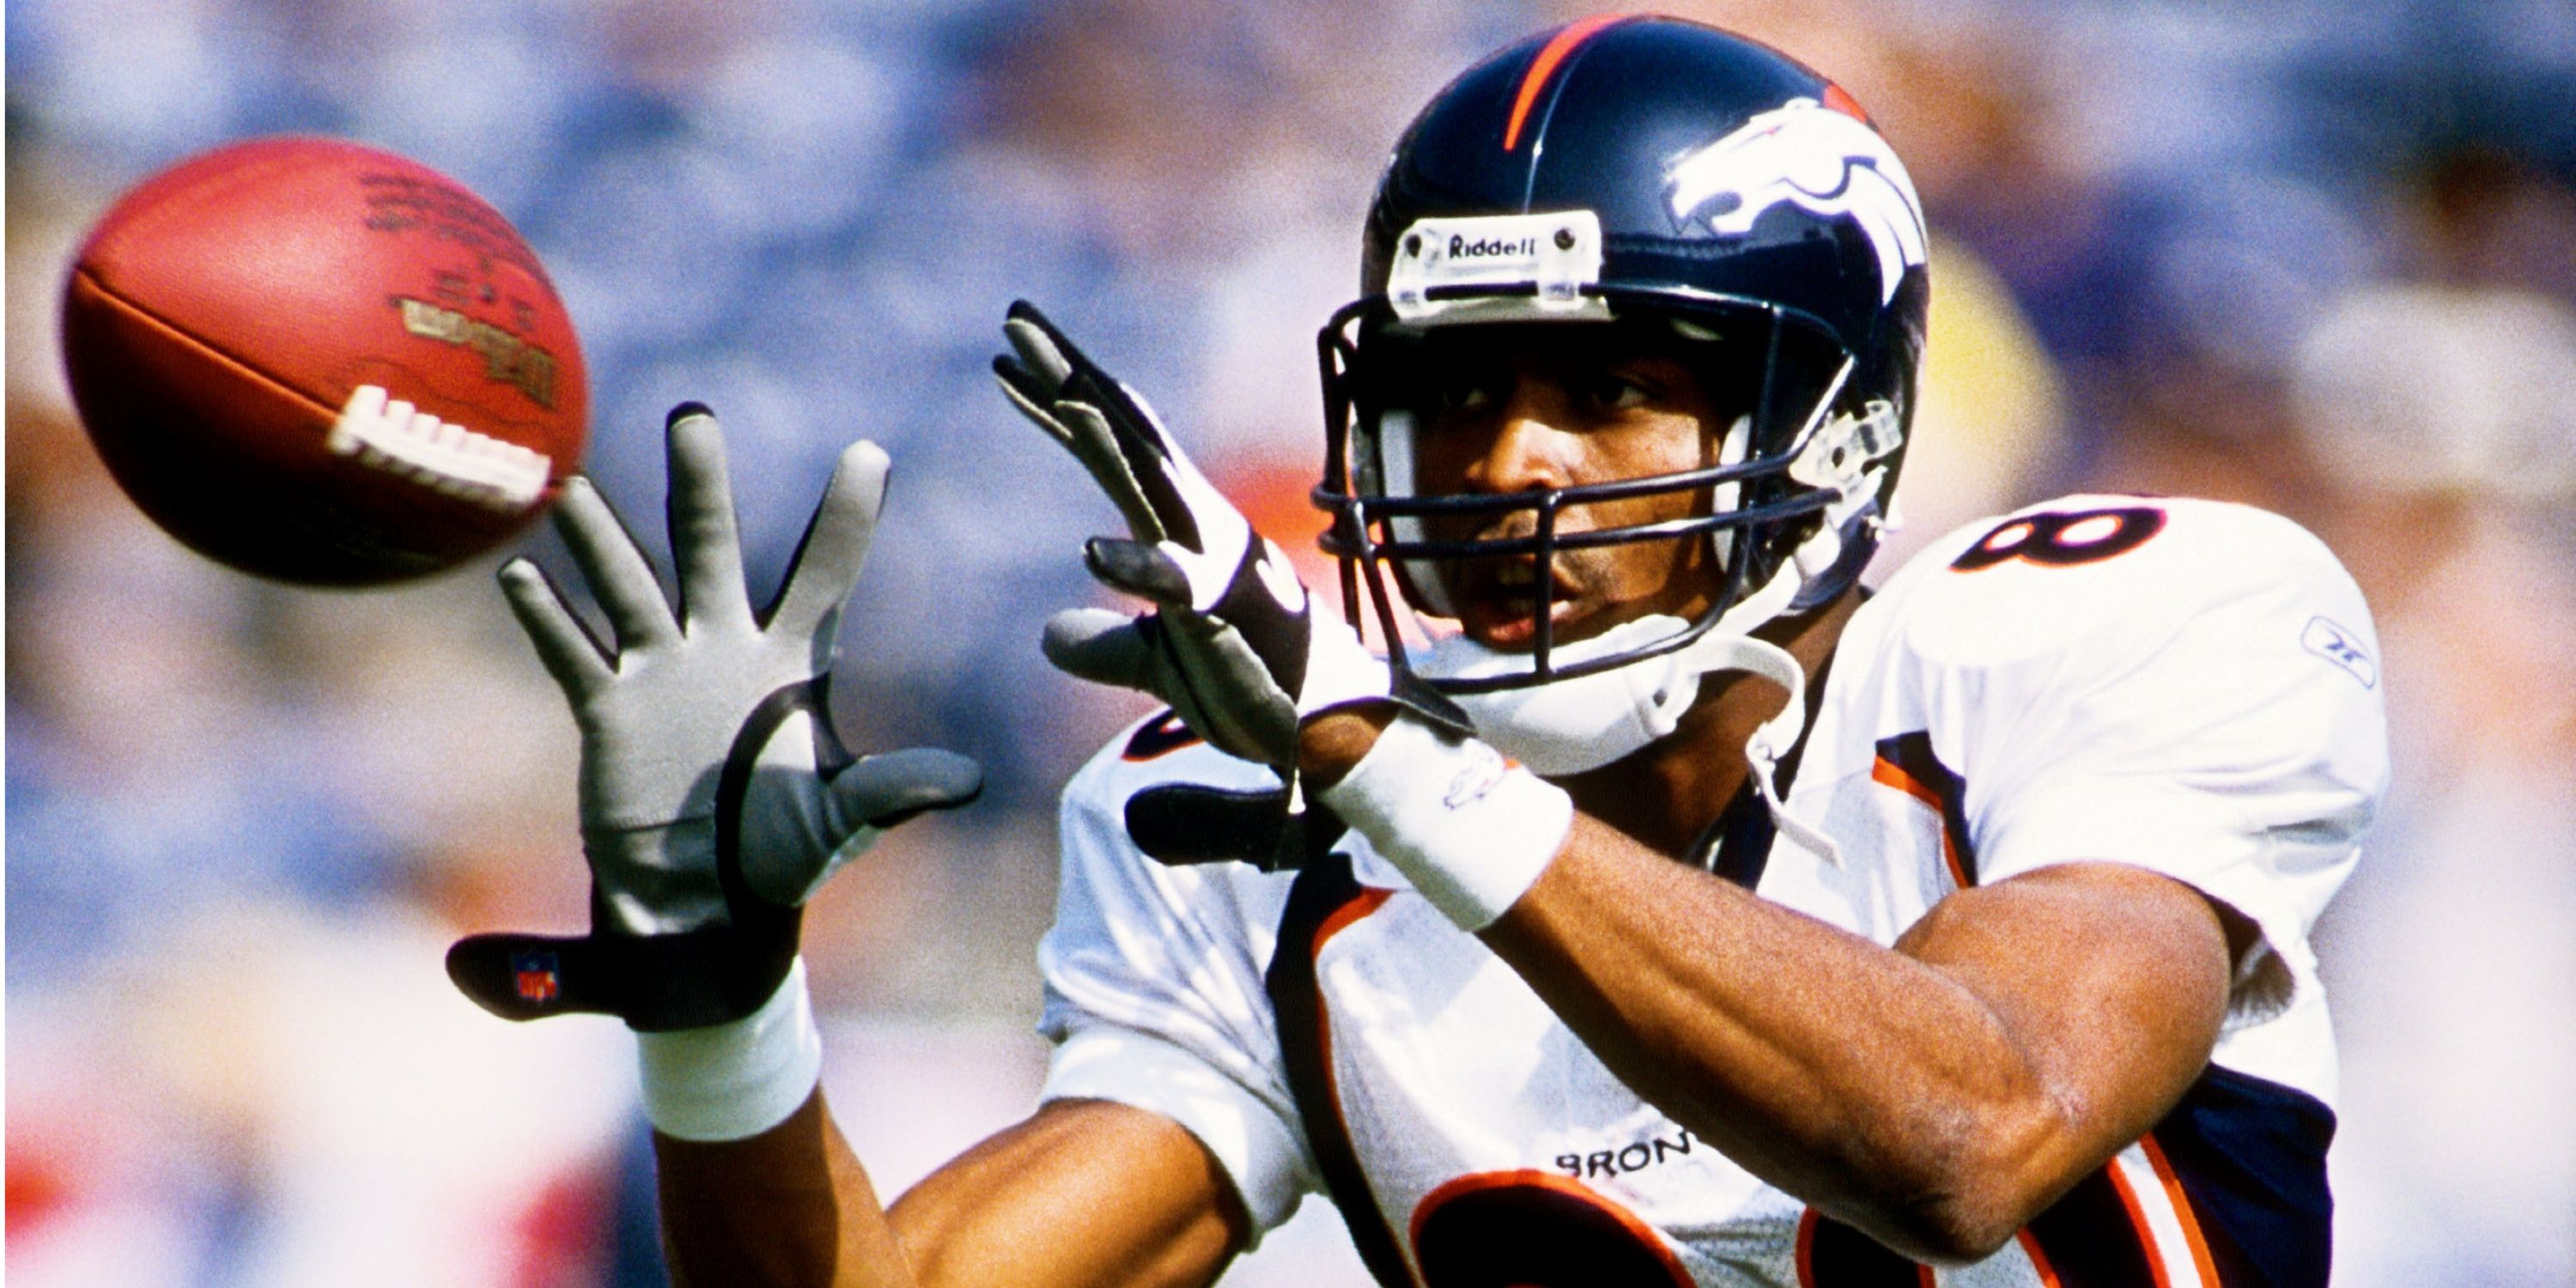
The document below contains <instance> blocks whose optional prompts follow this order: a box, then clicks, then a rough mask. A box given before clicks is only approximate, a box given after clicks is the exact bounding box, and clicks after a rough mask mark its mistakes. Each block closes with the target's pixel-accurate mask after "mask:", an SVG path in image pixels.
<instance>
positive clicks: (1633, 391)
mask: <svg viewBox="0 0 2576 1288" xmlns="http://www.w3.org/2000/svg"><path fill="white" fill-rule="evenodd" d="M1655 395H1656V390H1655V387H1654V386H1653V384H1652V383H1650V382H1648V381H1646V380H1643V379H1640V378H1638V377H1635V376H1631V375H1627V374H1624V373H1620V372H1605V373H1603V374H1601V375H1599V376H1595V377H1593V378H1592V379H1591V380H1590V381H1588V382H1587V383H1586V385H1585V388H1584V391H1583V398H1584V401H1585V402H1586V403H1589V404H1590V405H1591V406H1592V407H1594V408H1596V409H1598V410H1601V411H1634V410H1636V409H1637V408H1639V407H1643V406H1645V405H1646V404H1648V403H1650V402H1652V401H1654V399H1655Z"/></svg>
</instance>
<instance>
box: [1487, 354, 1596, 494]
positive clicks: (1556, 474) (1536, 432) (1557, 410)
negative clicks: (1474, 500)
mask: <svg viewBox="0 0 2576 1288" xmlns="http://www.w3.org/2000/svg"><path fill="white" fill-rule="evenodd" d="M1497 411H1498V414H1497V415H1495V416H1494V418H1493V421H1492V424H1493V427H1494V435H1493V438H1492V440H1491V441H1489V442H1488V443H1486V445H1485V450H1484V451H1483V452H1481V453H1480V454H1478V455H1477V457H1476V459H1475V460H1473V461H1472V462H1470V463H1469V464H1468V467H1467V484H1468V486H1469V487H1470V488H1471V489H1472V490H1475V491H1479V492H1490V493H1496V494H1502V493H1512V492H1541V491H1547V490H1550V489H1553V488H1561V487H1565V486H1567V485H1569V484H1571V483H1572V482H1573V481H1574V474H1573V464H1574V453H1575V449H1576V447H1577V439H1576V436H1575V435H1574V434H1573V433H1571V432H1569V429H1568V427H1567V424H1568V418H1567V416H1566V411H1567V408H1566V406H1565V399H1564V398H1563V397H1562V396H1561V394H1560V391H1558V390H1556V389H1554V388H1553V387H1552V386H1550V385H1549V384H1547V383H1546V382H1544V381H1539V380H1531V379H1527V378H1524V379H1519V380H1514V381H1512V382H1511V384H1510V385H1509V387H1508V388H1507V389H1506V390H1505V391H1504V392H1503V399H1502V405H1501V406H1500V407H1499V408H1498V409H1497Z"/></svg>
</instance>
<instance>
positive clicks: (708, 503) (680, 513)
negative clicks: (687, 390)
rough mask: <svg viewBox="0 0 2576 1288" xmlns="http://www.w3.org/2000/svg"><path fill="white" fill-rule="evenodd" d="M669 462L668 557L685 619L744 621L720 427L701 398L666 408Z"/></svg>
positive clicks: (745, 603) (737, 540) (744, 594)
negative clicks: (673, 566)
mask: <svg viewBox="0 0 2576 1288" xmlns="http://www.w3.org/2000/svg"><path fill="white" fill-rule="evenodd" d="M665 432H666V434H667V435H668V438H669V452H670V462H671V493H670V502H669V504H670V524H671V559H672V562H673V563H674V564H676V565H677V566H678V568H679V573H680V621H681V622H682V623H683V624H684V625H694V624H699V623H707V624H748V623H749V622H750V620H751V596H750V592H749V591H747V590H746V589H744V587H743V581H742V535H741V533H740V532H739V531H737V530H736V528H735V525H734V513H733V481H732V477H731V475H730V473H729V472H728V470H727V469H726V466H725V449H724V431H723V430H722V429H721V428H719V427H718V426H717V424H716V416H715V413H714V412H712V411H709V410H708V409H707V406H706V404H704V403H694V402H684V403H681V404H680V405H679V406H677V407H674V408H672V409H671V415H670V418H669V420H668V421H667V422H666V424H665Z"/></svg>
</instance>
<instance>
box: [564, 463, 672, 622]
mask: <svg viewBox="0 0 2576 1288" xmlns="http://www.w3.org/2000/svg"><path fill="white" fill-rule="evenodd" d="M554 521H555V531H557V532H559V533H561V534H563V539H564V548H565V549H566V550H568V551H570V552H571V554H572V561H573V563H574V565H575V566H577V567H579V568H580V569H581V575H582V580H584V581H586V582H588V583H590V593H591V596H592V597H593V598H595V599H597V600H598V601H599V607H600V611H602V612H604V613H606V614H607V615H608V624H609V626H610V627H612V628H614V629H615V630H616V632H617V647H618V649H619V650H620V651H623V650H626V649H630V648H634V647H636V646H638V645H642V644H648V643H653V642H656V641H660V640H667V639H671V638H673V637H675V636H677V635H678V634H679V627H678V623H677V622H675V621H674V620H673V619H672V617H671V605H670V603H669V602H668V601H666V600H664V599H663V598H662V583H660V582H658V581H656V580H654V579H653V566H652V565H651V564H649V563H646V562H645V561H644V551H643V548H642V547H640V546H638V545H637V544H636V543H635V534H633V533H631V532H629V531H627V530H626V524H625V522H624V520H622V519H620V518H619V517H618V515H617V511H616V510H615V509H613V508H611V507H610V506H609V504H608V501H607V499H606V498H605V497H602V496H601V495H600V494H599V489H598V488H596V487H593V486H592V485H591V482H590V480H589V479H587V478H584V477H582V476H579V475H575V476H574V477H572V478H569V479H566V480H565V481H564V486H563V494H562V495H561V496H560V497H558V498H557V499H556V501H555V508H554Z"/></svg>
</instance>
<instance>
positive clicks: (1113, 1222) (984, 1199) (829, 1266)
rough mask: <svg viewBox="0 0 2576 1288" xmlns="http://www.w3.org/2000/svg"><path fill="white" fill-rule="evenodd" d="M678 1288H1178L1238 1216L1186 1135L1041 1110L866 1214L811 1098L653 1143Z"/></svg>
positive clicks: (1139, 1113)
mask: <svg viewBox="0 0 2576 1288" xmlns="http://www.w3.org/2000/svg"><path fill="white" fill-rule="evenodd" d="M653 1144H654V1161H655V1165H656V1167H657V1169H658V1172H659V1176H660V1186H661V1212H662V1228H663V1234H664V1239H665V1245H666V1251H667V1255H668V1259H669V1263H670V1268H671V1272H672V1277H673V1281H674V1282H675V1283H677V1284H682V1285H726V1286H728V1288H730V1286H732V1285H826V1284H829V1285H837V1286H841V1288H858V1286H860V1285H868V1286H871V1288H875V1286H886V1288H895V1286H910V1285H919V1286H921V1288H933V1286H938V1285H954V1286H963V1285H976V1284H1030V1285H1041V1286H1052V1285H1063V1286H1064V1288H1075V1286H1078V1285H1091V1284H1137V1285H1173V1286H1174V1288H1179V1286H1181V1285H1195V1284H1205V1283H1208V1282H1211V1281H1212V1280H1214V1279H1215V1278H1216V1276H1217V1275H1218V1274H1219V1273H1220V1272H1221V1271H1222V1270H1223V1269H1224V1267H1225V1266H1226V1264H1227V1263H1228V1262H1230V1261H1231V1260H1232V1259H1233V1257H1234V1254H1235V1252H1236V1250H1237V1249H1238V1248H1240V1247H1241V1246H1242V1243H1243V1240H1244V1225H1243V1221H1244V1218H1243V1212H1242V1207H1241V1204H1240V1203H1239V1202H1238V1201H1237V1200H1236V1199H1235V1198H1234V1194H1233V1191H1232V1190H1231V1189H1230V1188H1228V1184H1227V1182H1226V1180H1225V1178H1224V1176H1223V1174H1222V1173H1221V1172H1220V1171H1218V1169H1217V1168H1216V1166H1215V1164H1214V1163H1213V1162H1211V1161H1210V1160H1209V1158H1208V1156H1207V1152H1206V1151H1205V1150H1204V1149H1202V1148H1201V1147H1200V1146H1199V1143H1198V1141H1197V1140H1196V1139H1195V1138H1193V1137H1192V1136H1190V1135H1189V1133H1187V1132H1185V1131H1183V1130H1181V1129H1180V1128H1179V1127H1177V1126H1175V1125H1174V1124H1173V1123H1172V1122H1171V1121H1170V1120H1168V1119H1165V1118H1162V1117H1160V1116H1159V1115H1156V1114H1153V1113H1150V1112H1148V1111H1145V1110H1141V1109H1136V1108H1132V1107H1130V1106H1126V1105H1119V1104H1112V1103H1109V1102H1106V1101H1096V1100H1061V1101H1053V1102H1050V1103H1049V1104H1047V1105H1045V1106H1044V1107H1042V1108H1040V1109H1039V1110H1038V1112H1037V1113H1036V1114H1034V1115H1032V1116H1031V1117H1030V1118H1029V1119H1028V1120H1027V1121H1025V1122H1022V1123H1020V1124H1018V1125H1017V1126H1014V1127H1011V1128H1008V1129H1006V1130H1004V1131H1001V1132H999V1133H996V1134H995V1135H994V1136H992V1137H991V1138H989V1139H987V1140H985V1141H984V1142H983V1143H981V1144H979V1145H977V1146H975V1147H974V1148H973V1149H971V1150H969V1151H967V1152H966V1153H965V1154H963V1155H960V1156H959V1157H958V1158H957V1159H955V1160H953V1161H951V1162H950V1163H948V1164H947V1165H945V1166H943V1167H942V1168H940V1169H939V1170H938V1171H937V1172H935V1173H933V1174H932V1175H930V1176H929V1177H928V1178H926V1179H924V1180H923V1181H922V1182H921V1183H920V1184H918V1185H916V1186H914V1187H913V1188H912V1189H911V1190H909V1191H907V1192H906V1193H905V1194H904V1195H903V1196H902V1197H901V1198H900V1199H898V1200H896V1202H895V1203H894V1204H893V1206H892V1208H891V1210H888V1209H886V1208H884V1207H881V1206H880V1203H879V1199H878V1196H877V1193H876V1190H875V1187H874V1185H873V1184H872V1182H871V1181H870V1180H869V1177H868V1175H867V1172H866V1169H865V1168H864V1167H863V1166H862V1165H861V1164H860V1162H859V1159H858V1157H857V1155H856V1154H854V1153H853V1152H852V1151H851V1149H850V1146H849V1144H848V1142H847V1140H846V1139H845V1138H844V1137H843V1136H842V1134H841V1131H840V1129H839V1127H838V1126H837V1125H836V1124H835V1123H834V1122H833V1120H832V1115H831V1111H830V1109H829V1107H828V1106H827V1105H826V1103H825V1101H824V1098H823V1096H822V1093H820V1092H819V1091H818V1092H816V1093H815V1094H814V1095H813V1096H812V1097H810V1098H809V1099H808V1100H807V1101H806V1102H805V1103H804V1104H803V1105H802V1106H800V1107H799V1108H798V1109H797V1110H796V1111H795V1112H794V1113H793V1114H791V1115H789V1116H788V1118H787V1119H786V1120H785V1121H783V1122H781V1123H779V1124H778V1125H777V1126H775V1127H772V1128H770V1129H768V1130H767V1131H764V1132H761V1133H759V1134H758V1135H756V1136H752V1137H749V1138H746V1139H743V1140H732V1141H715V1142H700V1141H686V1140H680V1139H677V1138H675V1137H671V1136H668V1135H658V1134H657V1135H656V1136H655V1138H654V1142H653Z"/></svg>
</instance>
